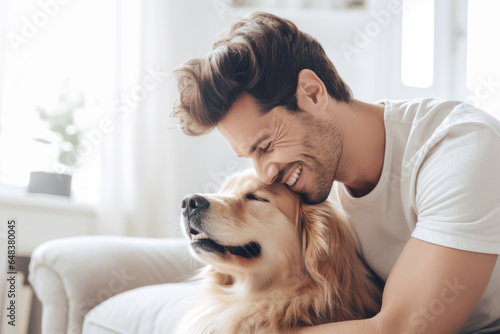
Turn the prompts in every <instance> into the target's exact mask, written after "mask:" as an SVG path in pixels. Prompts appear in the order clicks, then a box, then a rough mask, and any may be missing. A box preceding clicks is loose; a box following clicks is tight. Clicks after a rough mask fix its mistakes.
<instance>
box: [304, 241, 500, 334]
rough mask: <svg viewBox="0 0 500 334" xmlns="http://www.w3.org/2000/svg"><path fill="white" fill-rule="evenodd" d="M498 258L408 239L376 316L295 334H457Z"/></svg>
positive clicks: (493, 255)
mask: <svg viewBox="0 0 500 334" xmlns="http://www.w3.org/2000/svg"><path fill="white" fill-rule="evenodd" d="M497 257H498V255H496V254H483V253H474V252H467V251H462V250H458V249H453V248H448V247H443V246H439V245H435V244H431V243H428V242H425V241H422V240H419V239H415V238H410V240H409V241H408V242H407V244H406V246H405V248H404V249H403V252H402V253H401V255H400V256H399V258H398V261H397V262H396V264H395V265H394V267H393V269H392V271H391V273H390V275H389V278H388V280H387V282H386V285H385V289H384V293H383V300H382V309H381V311H380V313H379V314H378V315H376V316H375V317H373V318H371V319H366V320H354V321H346V322H338V323H331V324H326V325H322V326H316V327H310V328H304V329H302V330H300V331H299V332H298V333H300V334H314V333H318V334H319V333H335V334H340V333H370V334H373V333H381V334H382V333H384V334H387V333H427V334H430V333H436V334H446V333H457V332H458V331H459V330H460V329H461V328H462V326H463V324H464V323H465V321H466V320H467V319H468V318H469V317H470V315H471V314H472V311H473V310H474V308H475V306H476V305H477V303H478V302H479V300H480V299H481V296H482V295H483V293H484V290H485V289H486V286H487V285H488V282H489V280H490V277H491V274H492V272H493V268H494V267H495V263H496V260H497Z"/></svg>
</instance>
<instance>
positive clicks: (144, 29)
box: [0, 0, 500, 253]
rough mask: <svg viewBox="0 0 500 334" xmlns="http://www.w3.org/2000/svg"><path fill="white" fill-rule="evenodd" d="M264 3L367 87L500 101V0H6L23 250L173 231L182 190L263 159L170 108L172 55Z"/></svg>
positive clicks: (9, 149) (482, 102) (8, 156)
mask: <svg viewBox="0 0 500 334" xmlns="http://www.w3.org/2000/svg"><path fill="white" fill-rule="evenodd" d="M257 10H263V11H268V12H271V13H274V14H277V15H280V16H283V17H285V18H288V19H290V20H292V21H293V22H295V23H296V24H297V25H298V27H299V28H300V29H301V30H303V31H305V32H307V33H309V34H311V35H313V36H314V37H316V38H317V39H318V40H319V42H320V43H321V44H322V45H323V47H324V48H325V50H326V52H327V54H328V55H329V56H330V57H331V59H332V61H333V63H334V64H335V66H336V68H337V70H338V71H339V72H340V75H341V76H342V77H343V78H344V79H345V80H346V82H347V83H348V84H349V85H350V86H351V88H352V90H353V92H354V96H355V98H357V99H360V100H364V101H367V102H375V101H376V100H378V99H382V98H389V99H407V98H413V97H428V96H432V97H441V98H445V99H458V100H463V101H467V102H469V103H472V104H474V105H476V106H478V107H480V108H483V109H484V110H486V111H487V112H489V113H491V114H493V115H495V116H497V117H500V62H499V61H498V59H500V43H499V41H498V32H499V31H500V22H499V20H498V19H497V18H496V16H495V13H499V12H500V1H497V0H469V1H466V0H455V1H452V0H440V1H434V0H293V1H284V0H269V1H266V0H215V1H213V0H186V1H153V0H144V1H139V0H128V1H113V0H105V1H102V0H100V1H97V0H86V1H83V0H72V1H69V0H45V1H44V0H23V1H5V0H3V1H1V2H0V23H1V26H0V37H1V41H2V43H1V44H0V74H1V77H0V127H1V128H0V196H1V197H0V209H1V210H2V211H3V214H2V217H4V216H9V217H24V215H26V213H25V212H27V211H28V212H31V215H32V216H33V217H32V216H27V217H26V218H23V219H22V220H21V221H20V223H19V229H20V231H21V233H19V246H20V247H21V248H25V250H26V253H29V250H30V249H32V248H33V247H34V246H36V245H37V244H39V243H40V242H41V241H43V240H45V239H49V238H53V237H63V236H67V235H75V234H86V233H88V234H117V235H133V236H147V237H169V236H176V235H178V232H179V231H178V229H177V224H178V217H179V206H180V201H181V198H182V197H183V196H184V195H185V194H187V193H191V192H215V191H217V189H218V187H219V186H220V184H221V182H222V181H223V180H224V178H225V177H227V176H228V175H229V174H231V173H234V172H236V171H238V170H241V169H245V168H248V167H251V164H250V162H249V161H246V160H244V159H241V158H236V157H235V156H234V154H233V153H232V152H231V151H230V149H229V147H228V145H227V144H226V143H225V141H224V140H223V138H222V137H221V136H220V134H218V133H217V132H216V131H214V132H212V133H211V134H209V135H207V136H204V137H188V136H185V135H184V134H183V133H182V131H181V130H180V129H179V128H178V127H177V123H176V120H174V119H172V118H171V117H170V116H169V114H170V112H171V109H172V105H173V102H174V100H175V99H176V97H177V89H176V83H175V80H174V78H173V75H172V70H173V69H174V68H175V67H176V66H178V65H180V64H181V63H183V62H184V61H185V60H187V59H188V58H191V57H197V56H203V55H204V54H206V53H207V52H208V51H209V50H210V48H211V44H212V42H213V40H214V38H215V36H216V35H217V34H218V33H220V32H221V31H222V30H223V29H224V28H225V27H226V26H227V25H228V24H229V23H230V22H231V20H232V19H234V18H235V17H238V16H244V15H247V14H249V13H251V12H253V11H257ZM33 171H44V172H50V173H53V174H56V175H62V174H69V175H71V176H72V180H71V190H70V196H55V195H46V194H40V192H43V189H42V190H33V191H31V192H28V191H27V189H30V187H32V186H33V185H32V184H30V183H32V182H34V181H33V180H31V181H30V175H31V172H33ZM31 178H33V176H31ZM59 179H61V178H60V177H59ZM60 181H61V180H60ZM37 210H38V211H40V212H41V213H39V212H38V211H37ZM62 212H64V214H65V216H64V217H65V221H64V222H60V223H59V221H60V217H61V213H62ZM53 215H55V216H53ZM34 217H35V218H36V220H37V221H36V224H33V226H31V225H29V222H31V220H32V219H33V218H34ZM18 219H21V218H18ZM58 224H61V226H59V225H58Z"/></svg>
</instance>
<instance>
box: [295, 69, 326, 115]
mask: <svg viewBox="0 0 500 334" xmlns="http://www.w3.org/2000/svg"><path fill="white" fill-rule="evenodd" d="M296 96H297V104H298V105H299V108H300V109H302V110H318V109H319V110H325V109H326V106H327V105H328V97H329V95H328V91H327V90H326V86H325V84H324V83H323V81H322V80H321V79H320V78H319V77H318V76H317V75H316V73H314V72H313V71H311V70H309V69H303V70H302V71H300V72H299V77H298V82H297V93H296Z"/></svg>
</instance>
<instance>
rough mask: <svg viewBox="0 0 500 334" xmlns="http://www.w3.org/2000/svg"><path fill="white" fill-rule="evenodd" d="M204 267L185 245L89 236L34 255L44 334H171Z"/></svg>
mask: <svg viewBox="0 0 500 334" xmlns="http://www.w3.org/2000/svg"><path fill="white" fill-rule="evenodd" d="M201 266H202V264H201V263H199V262H196V261H195V260H194V259H193V258H192V257H191V256H190V255H189V253H188V251H187V243H186V241H185V240H184V239H150V238H132V237H106V236H87V237H76V238H66V239H58V240H53V241H50V242H47V243H44V244H42V245H40V246H39V247H38V248H37V249H36V250H35V251H34V252H33V254H32V257H31V263H30V275H29V281H30V283H31V285H32V286H33V289H34V291H35V293H36V294H37V296H38V298H39V299H40V301H41V302H42V305H43V315H42V333H43V334H75V333H78V334H80V333H84V334H101V333H102V334H109V333H148V334H153V333H155V334H156V333H158V334H159V333H171V332H172V331H173V328H174V326H175V324H176V321H177V320H178V319H179V317H180V316H181V315H182V312H183V307H184V306H185V303H186V300H187V297H189V296H192V295H193V294H194V293H195V292H196V289H197V285H196V284H194V283H179V282H185V281H186V280H187V279H189V278H190V277H192V275H193V274H194V273H195V271H196V269H198V268H200V267H201Z"/></svg>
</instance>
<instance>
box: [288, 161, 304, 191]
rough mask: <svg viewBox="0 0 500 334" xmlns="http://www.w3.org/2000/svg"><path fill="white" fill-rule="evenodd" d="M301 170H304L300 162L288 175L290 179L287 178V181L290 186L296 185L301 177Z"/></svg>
mask: <svg viewBox="0 0 500 334" xmlns="http://www.w3.org/2000/svg"><path fill="white" fill-rule="evenodd" d="M301 172H302V165H301V164H298V165H297V167H295V168H294V169H293V171H292V173H290V175H289V176H288V179H287V180H286V182H285V183H286V184H287V185H288V186H289V187H293V186H294V185H295V183H296V182H297V180H298V179H299V176H300V173H301Z"/></svg>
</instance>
